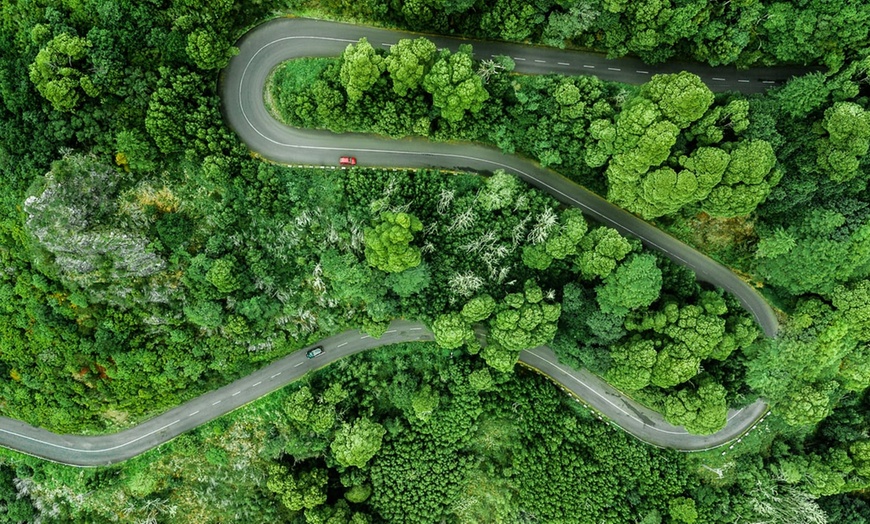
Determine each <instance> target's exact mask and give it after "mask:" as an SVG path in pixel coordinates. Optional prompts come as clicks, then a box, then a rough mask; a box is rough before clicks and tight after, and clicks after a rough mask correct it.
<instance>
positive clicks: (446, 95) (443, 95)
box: [423, 48, 489, 122]
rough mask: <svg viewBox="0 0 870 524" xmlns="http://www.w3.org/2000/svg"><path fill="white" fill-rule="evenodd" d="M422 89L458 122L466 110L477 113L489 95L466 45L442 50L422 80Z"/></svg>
mask: <svg viewBox="0 0 870 524" xmlns="http://www.w3.org/2000/svg"><path fill="white" fill-rule="evenodd" d="M423 88H424V89H425V90H426V91H427V92H428V93H430V94H431V95H432V104H433V105H434V106H435V107H437V108H438V109H440V110H441V116H442V117H444V118H445V119H446V120H448V121H450V122H459V121H460V120H462V119H463V117H464V116H465V113H466V112H471V113H477V112H478V111H480V110H481V109H482V108H483V103H484V102H485V101H486V100H487V99H488V98H489V93H488V92H487V91H486V89H485V88H484V87H483V80H482V79H481V78H480V77H479V76H478V75H477V74H475V72H474V67H473V63H472V59H471V49H470V48H460V50H459V52H456V53H453V54H449V53H447V52H443V53H442V54H441V55H440V56H439V57H438V60H437V61H436V62H435V64H434V65H433V66H432V68H431V69H430V70H429V73H428V74H426V76H425V78H424V79H423Z"/></svg>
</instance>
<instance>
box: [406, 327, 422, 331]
mask: <svg viewBox="0 0 870 524" xmlns="http://www.w3.org/2000/svg"><path fill="white" fill-rule="evenodd" d="M408 331H423V328H411V329H409V330H408Z"/></svg>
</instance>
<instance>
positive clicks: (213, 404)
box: [211, 400, 223, 406]
mask: <svg viewBox="0 0 870 524" xmlns="http://www.w3.org/2000/svg"><path fill="white" fill-rule="evenodd" d="M221 402H223V400H218V401H216V402H212V403H211V405H212V406H217V405H218V404H220V403H221Z"/></svg>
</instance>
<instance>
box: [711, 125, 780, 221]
mask: <svg viewBox="0 0 870 524" xmlns="http://www.w3.org/2000/svg"><path fill="white" fill-rule="evenodd" d="M775 164H776V155H775V154H774V152H773V147H772V146H771V145H770V143H769V142H766V141H764V140H747V141H743V142H740V143H738V144H737V147H735V148H734V150H733V151H732V152H731V161H730V162H729V163H728V167H727V168H726V169H725V173H724V174H723V175H722V183H721V184H720V185H718V186H716V187H715V188H713V190H712V191H711V192H710V194H709V196H708V197H707V198H706V199H705V200H704V201H703V202H702V203H701V206H702V207H703V208H704V210H705V211H707V212H708V213H710V214H711V215H714V216H720V217H734V216H740V215H746V214H749V213H751V212H753V211H755V208H756V207H757V206H758V204H760V203H761V202H763V201H764V199H765V198H767V195H768V194H769V193H770V190H771V188H772V187H773V186H775V185H776V184H777V182H779V177H780V176H781V172H779V171H778V170H774V169H773V167H774V165H775Z"/></svg>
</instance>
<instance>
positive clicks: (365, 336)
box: [359, 335, 372, 340]
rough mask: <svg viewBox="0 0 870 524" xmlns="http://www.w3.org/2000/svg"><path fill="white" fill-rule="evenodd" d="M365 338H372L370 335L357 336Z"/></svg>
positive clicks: (361, 338)
mask: <svg viewBox="0 0 870 524" xmlns="http://www.w3.org/2000/svg"><path fill="white" fill-rule="evenodd" d="M367 338H372V336H371V335H364V336H362V337H359V339H360V340H365V339H367Z"/></svg>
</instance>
